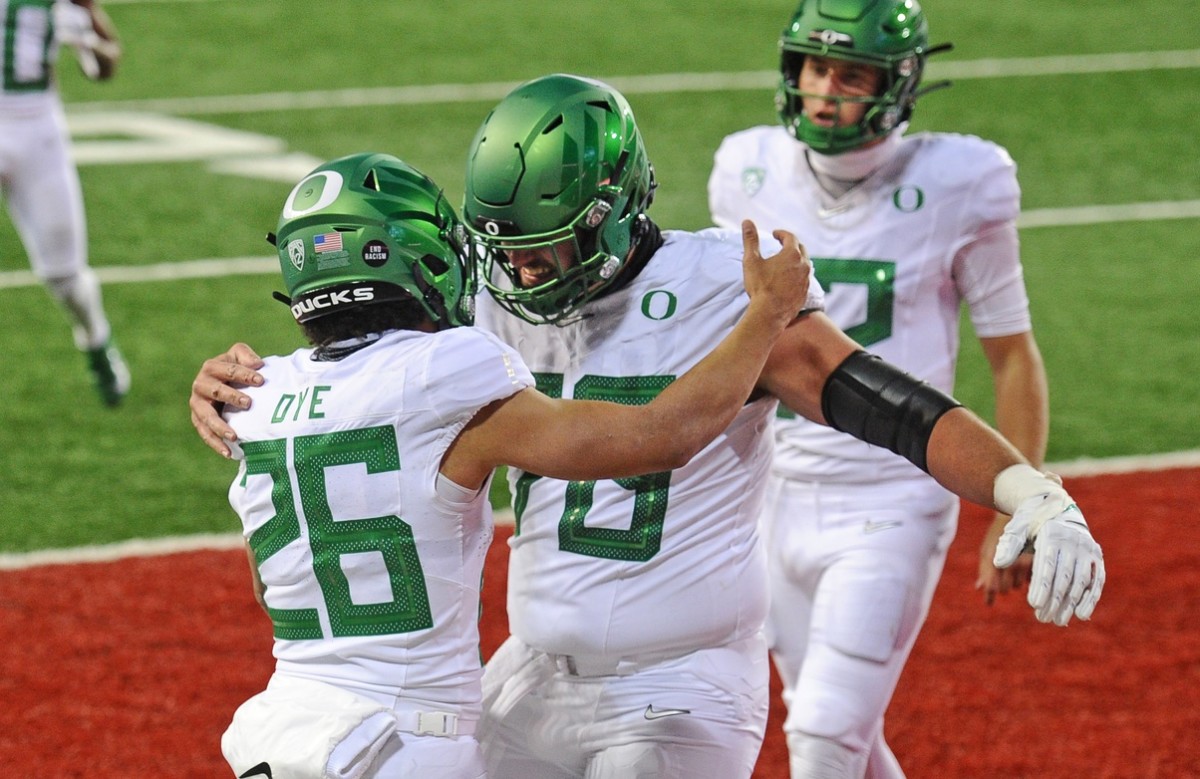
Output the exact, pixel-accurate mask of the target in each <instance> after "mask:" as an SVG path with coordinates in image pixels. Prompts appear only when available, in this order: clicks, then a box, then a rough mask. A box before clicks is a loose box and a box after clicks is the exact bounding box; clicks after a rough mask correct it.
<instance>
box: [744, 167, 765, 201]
mask: <svg viewBox="0 0 1200 779" xmlns="http://www.w3.org/2000/svg"><path fill="white" fill-rule="evenodd" d="M766 178H767V172H766V171H765V170H763V169H762V168H746V169H745V170H743V171H742V191H743V192H745V193H746V197H754V196H755V195H757V194H758V191H759V190H760V189H762V185H763V181H765V180H766Z"/></svg>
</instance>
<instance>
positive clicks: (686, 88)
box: [67, 0, 1200, 114]
mask: <svg viewBox="0 0 1200 779" xmlns="http://www.w3.org/2000/svg"><path fill="white" fill-rule="evenodd" d="M176 1H178V0H176ZM1189 68H1200V49H1184V50H1180V51H1141V52H1118V53H1112V54H1082V55H1077V56H1065V57H1025V58H1011V59H978V60H962V61H959V62H937V61H936V60H933V61H930V63H929V72H928V74H927V76H926V78H927V79H928V80H929V81H933V80H938V79H951V80H965V79H973V78H1008V77H1017V76H1063V75H1077V74H1094V73H1120V72H1125V71H1140V70H1176V69H1189ZM778 78H779V73H778V72H777V71H774V70H752V71H741V72H715V73H660V74H656V75H647V76H613V77H611V78H604V79H603V80H604V81H607V82H608V83H610V84H612V85H613V86H615V87H616V88H617V89H619V90H621V91H622V92H624V93H625V94H626V95H646V94H667V93H678V92H727V91H740V90H753V89H771V88H773V87H774V86H775V83H776V81H777V80H778ZM519 83H521V82H519V81H495V82H485V83H480V84H428V85H418V86H405V87H372V88H362V89H331V90H321V91H313V92H265V93H261V94H257V95H213V96H207V97H181V98H146V99H141V100H97V101H90V102H75V103H71V104H70V105H68V106H67V110H68V111H69V112H71V113H84V112H92V111H153V112H158V113H166V114H239V113H258V112H264V111H295V110H308V109H318V108H320V109H326V108H334V107H338V108H362V107H365V106H378V105H433V104H437V103H469V102H483V101H487V102H492V101H495V100H499V99H500V98H502V97H504V96H505V95H507V94H508V93H509V92H510V91H512V89H513V87H515V86H517V84H519Z"/></svg>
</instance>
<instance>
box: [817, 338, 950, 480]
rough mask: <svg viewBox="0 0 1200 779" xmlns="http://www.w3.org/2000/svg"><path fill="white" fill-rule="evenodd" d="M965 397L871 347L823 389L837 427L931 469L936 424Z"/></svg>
mask: <svg viewBox="0 0 1200 779" xmlns="http://www.w3.org/2000/svg"><path fill="white" fill-rule="evenodd" d="M960 405H962V404H961V403H959V402H958V401H957V400H955V399H954V398H952V397H950V396H949V395H946V394H945V393H943V392H941V391H940V390H938V389H935V388H934V387H931V386H929V385H928V384H926V383H925V382H923V381H920V380H919V379H916V378H914V377H912V376H910V375H909V374H907V373H905V372H904V371H902V370H900V369H899V368H897V367H896V366H894V365H892V364H890V363H887V362H884V361H883V360H882V359H880V358H879V357H878V356H876V355H873V354H868V353H867V352H861V351H860V352H855V353H854V354H852V355H850V356H849V357H847V358H846V359H845V360H844V361H842V364H841V365H839V366H838V367H837V368H836V369H835V370H834V371H833V373H831V374H829V378H828V379H826V380H825V386H824V388H823V389H822V390H821V413H822V414H824V415H825V421H826V422H828V423H829V426H830V427H832V428H834V429H835V430H841V431H842V432H843V433H849V434H850V435H852V436H854V437H855V438H857V439H859V440H861V441H866V442H867V443H869V444H875V445H876V446H883V447H886V448H887V449H889V450H891V451H893V452H895V453H896V454H898V455H900V456H901V457H903V458H905V459H906V460H908V461H909V462H911V463H912V464H913V465H915V466H917V467H918V468H920V469H921V470H923V471H925V472H926V473H928V472H929V468H928V467H927V466H926V461H925V450H926V447H927V446H928V445H929V436H930V434H932V433H933V426H934V425H936V424H937V421H938V419H940V418H941V416H942V414H945V413H946V412H947V411H949V410H950V409H953V408H958V407H959V406H960Z"/></svg>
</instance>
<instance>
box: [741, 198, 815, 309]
mask: <svg viewBox="0 0 1200 779" xmlns="http://www.w3.org/2000/svg"><path fill="white" fill-rule="evenodd" d="M772 235H774V236H775V239H776V240H777V241H779V243H780V244H781V245H782V246H781V248H780V250H779V251H778V252H777V253H775V254H772V255H771V256H770V257H766V258H764V257H763V256H762V253H761V249H760V247H759V237H758V228H757V227H756V226H755V224H754V222H752V221H751V220H749V219H746V220H743V221H742V251H743V256H742V268H743V270H742V274H743V279H744V283H745V285H746V292H747V293H749V295H750V303H751V305H768V306H770V309H771V311H772V313H773V315H774V316H777V317H779V321H780V323H781V326H786V325H787V324H788V323H790V322H791V321H792V320H793V319H795V318H796V315H797V314H799V313H800V311H801V310H802V309H803V308H804V303H805V301H806V300H807V299H808V284H809V277H810V274H811V271H812V265H811V263H810V262H809V260H808V252H806V251H805V250H804V247H803V246H801V245H800V242H799V241H798V240H797V238H796V236H795V235H793V234H792V233H790V232H788V231H786V230H775V231H773V232H772Z"/></svg>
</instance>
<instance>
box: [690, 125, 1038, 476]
mask: <svg viewBox="0 0 1200 779" xmlns="http://www.w3.org/2000/svg"><path fill="white" fill-rule="evenodd" d="M894 140H897V141H898V144H897V149H896V151H895V153H894V154H893V155H892V156H891V157H890V158H889V161H888V162H887V163H886V164H885V165H883V167H882V168H881V169H879V170H877V171H876V172H875V173H874V174H872V175H871V176H870V177H868V178H867V179H866V180H865V181H863V182H862V183H861V184H859V185H858V186H856V187H854V188H852V189H850V190H849V191H848V192H846V193H845V194H843V195H842V196H841V197H833V196H831V195H829V194H828V193H827V192H826V191H825V190H824V189H822V187H821V186H820V185H819V184H818V182H817V180H816V177H815V175H814V173H813V171H812V169H811V168H810V167H809V163H808V161H807V160H806V157H805V149H806V147H805V146H804V145H803V144H801V143H799V142H797V141H796V139H795V138H793V137H792V136H791V135H789V134H788V133H787V131H786V130H785V129H784V128H783V127H755V128H751V129H748V130H745V131H742V132H738V133H735V134H733V135H730V136H728V137H727V138H726V139H725V140H724V141H723V142H722V144H721V146H720V148H719V149H718V151H717V154H716V160H715V166H714V169H713V172H712V175H711V177H710V179H709V188H708V194H709V206H710V210H711V211H712V214H713V219H714V221H715V222H716V223H717V224H721V225H736V224H738V223H740V221H741V220H742V219H744V218H751V219H754V220H755V222H756V223H757V224H758V225H759V227H760V228H763V229H767V228H770V229H775V228H784V229H787V230H790V231H793V232H794V233H795V234H796V235H797V237H798V238H799V240H800V242H801V243H802V244H803V245H804V246H805V248H806V249H807V250H808V253H809V256H810V257H811V258H812V261H813V264H814V267H815V269H816V274H817V278H818V279H820V281H821V284H822V285H823V286H824V288H825V290H826V303H825V310H826V313H827V314H828V315H829V316H830V318H832V319H833V321H834V322H835V323H836V324H837V325H838V326H839V327H841V328H842V329H843V330H845V331H846V333H847V334H849V335H850V336H851V337H852V338H854V339H855V340H856V341H858V342H859V343H860V344H861V345H862V346H864V347H865V348H866V349H868V350H869V351H871V352H873V353H876V354H878V355H880V356H881V357H883V358H884V359H885V360H887V361H888V362H890V363H892V364H894V365H896V366H899V367H901V368H903V369H904V370H906V371H908V372H909V373H911V374H913V375H915V376H917V377H919V378H921V379H924V380H925V381H927V382H929V383H930V384H932V385H933V386H935V387H937V388H939V389H941V390H943V391H945V392H951V391H952V390H953V386H954V370H955V363H956V360H957V355H958V345H959V340H958V333H959V309H960V306H961V304H962V303H963V302H964V301H965V302H966V304H967V306H968V309H969V312H970V316H971V320H972V322H973V324H974V327H975V330H976V333H977V334H978V335H979V336H980V337H996V336H1003V335H1012V334H1014V333H1021V332H1026V331H1028V330H1029V329H1030V326H1031V325H1030V317H1029V304H1028V299H1027V297H1026V294H1025V287H1024V282H1023V278H1022V270H1021V264H1020V259H1019V257H1018V253H1017V250H1016V246H1017V241H1016V218H1017V215H1018V211H1019V208H1020V190H1019V188H1018V186H1017V179H1016V166H1015V165H1014V164H1013V162H1012V160H1011V158H1010V157H1009V156H1008V154H1007V153H1006V152H1005V151H1004V149H1002V148H1001V147H999V146H997V145H995V144H993V143H990V142H987V141H983V140H981V139H979V138H976V137H973V136H965V135H953V134H945V133H936V134H930V133H921V134H916V135H912V136H904V137H902V138H897V139H894ZM995 231H1010V233H1011V235H1010V236H1008V235H1006V236H1004V237H1003V240H1001V241H1000V242H999V245H1000V246H1001V247H1002V248H1001V249H1000V250H998V251H997V250H991V249H989V250H983V251H972V249H973V245H974V244H975V242H976V241H979V240H980V239H981V238H986V236H989V235H994V234H996V233H995ZM778 422H779V424H777V426H776V438H777V442H778V449H777V453H776V461H775V465H774V469H773V470H774V472H775V473H778V474H780V475H782V476H785V477H790V478H796V479H805V480H812V481H837V482H862V481H879V480H882V479H891V478H915V477H919V476H921V475H922V474H921V472H920V471H919V470H918V469H917V468H916V466H914V465H912V464H911V463H909V462H908V461H906V460H904V459H903V458H901V457H899V456H897V455H893V454H892V453H891V452H889V451H887V450H886V449H883V448H881V447H874V446H870V445H868V444H866V443H863V442H862V441H859V440H857V439H855V438H853V437H851V436H849V435H846V434H844V433H839V432H838V431H836V430H833V429H831V428H828V427H825V426H823V425H818V424H816V423H813V422H809V421H808V420H806V419H803V418H799V417H795V415H791V414H790V413H789V412H787V411H786V410H781V418H780V419H779V420H778Z"/></svg>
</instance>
